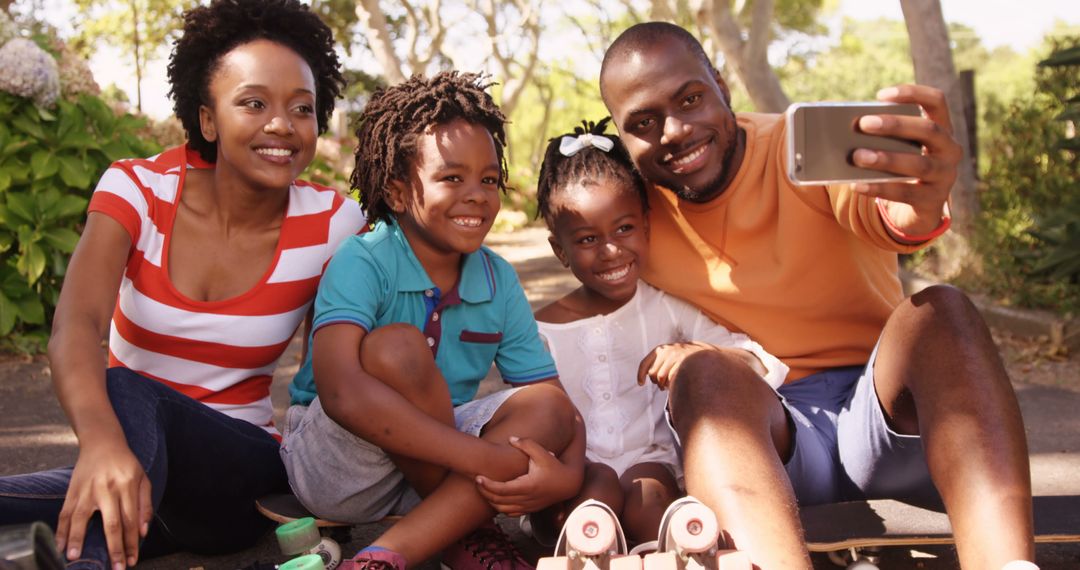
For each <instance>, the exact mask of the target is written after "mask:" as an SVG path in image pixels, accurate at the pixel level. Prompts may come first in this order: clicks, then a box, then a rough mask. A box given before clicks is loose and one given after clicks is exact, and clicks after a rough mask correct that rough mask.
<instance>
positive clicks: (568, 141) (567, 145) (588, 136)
mask: <svg viewBox="0 0 1080 570" xmlns="http://www.w3.org/2000/svg"><path fill="white" fill-rule="evenodd" d="M590 146H591V147H594V148H598V149H600V150H602V151H604V152H608V151H610V150H611V149H613V148H615V143H614V142H613V141H612V140H611V139H609V138H607V137H605V136H603V135H594V134H592V133H585V134H582V135H578V136H576V137H572V136H565V137H563V138H562V139H560V140H559V154H561V155H563V156H574V155H575V154H577V153H578V151H580V150H581V149H583V148H587V147H590Z"/></svg>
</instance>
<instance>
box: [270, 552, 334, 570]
mask: <svg viewBox="0 0 1080 570" xmlns="http://www.w3.org/2000/svg"><path fill="white" fill-rule="evenodd" d="M324 568H325V566H323V560H322V558H320V557H319V555H318V554H305V555H304V556H301V557H299V558H293V559H292V560H290V561H288V562H286V563H284V564H282V565H281V566H278V570H324Z"/></svg>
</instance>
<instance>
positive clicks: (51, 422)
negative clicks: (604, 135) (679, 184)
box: [0, 228, 1080, 570]
mask: <svg viewBox="0 0 1080 570" xmlns="http://www.w3.org/2000/svg"><path fill="white" fill-rule="evenodd" d="M546 238H547V232H546V231H545V230H542V229H538V228H527V229H525V230H519V231H517V232H514V233H512V234H492V235H491V236H490V237H489V240H488V244H489V245H490V246H492V247H493V248H494V249H495V250H496V251H498V252H499V253H500V254H501V255H503V256H504V257H506V258H507V259H508V260H509V261H510V262H511V263H512V264H513V265H514V266H515V268H516V269H517V271H518V273H519V275H520V277H521V280H522V283H523V284H524V288H525V290H526V292H527V294H528V295H529V300H530V302H531V303H532V304H533V307H534V308H538V307H539V306H541V305H543V304H546V303H547V302H550V301H551V300H553V299H555V298H557V297H558V296H559V295H561V294H563V293H565V292H567V291H569V290H570V289H572V288H573V287H575V286H576V281H574V279H573V277H572V276H571V275H570V274H569V272H568V271H566V270H565V269H563V268H562V267H561V265H560V264H559V263H558V262H557V261H556V260H555V258H554V257H553V256H552V255H551V251H550V249H549V247H548V245H547V239H546ZM995 333H996V334H995V336H996V337H997V338H999V339H1001V342H1000V345H1001V347H1002V353H1003V356H1004V357H1005V360H1006V363H1007V365H1008V367H1009V370H1010V375H1011V377H1012V378H1013V382H1014V386H1015V388H1016V391H1017V395H1018V398H1019V400H1020V406H1021V410H1022V412H1023V415H1024V420H1025V425H1026V429H1027V434H1028V445H1029V451H1030V454H1031V471H1032V484H1033V489H1034V492H1035V494H1037V495H1075V494H1080V414H1078V413H1077V410H1080V362H1078V360H1080V359H1078V357H1076V356H1073V359H1072V360H1068V359H1062V358H1061V357H1060V356H1057V357H1055V358H1042V357H1041V356H1040V354H1041V352H1040V351H1041V348H1040V345H1039V343H1038V342H1029V341H1025V340H1022V339H1021V340H1018V339H1016V338H1014V337H1013V336H1012V335H1010V334H1009V331H995ZM299 353H300V343H299V339H294V342H293V344H292V345H291V346H290V348H289V350H288V351H287V352H286V353H285V355H284V356H283V357H282V360H281V362H280V364H279V366H278V370H277V372H276V373H275V375H274V382H273V386H272V391H273V400H274V402H275V409H276V411H277V414H278V419H279V423H280V417H281V415H282V414H283V413H284V408H285V406H286V405H287V403H288V393H287V391H286V388H287V386H288V383H289V380H290V379H291V377H292V375H293V374H294V373H295V372H296V370H297V368H298V367H299ZM48 376H49V375H48V367H47V362H46V361H45V359H44V358H43V357H38V358H34V359H24V358H19V357H4V358H0V475H11V474H16V473H26V472H31V471H37V470H41V469H47V468H51V467H56V466H61V465H71V464H72V463H74V460H75V458H76V455H77V448H76V440H75V436H74V434H73V433H72V432H71V429H70V428H69V427H68V425H67V420H66V419H65V417H64V414H63V412H62V411H61V409H60V406H59V405H58V404H57V402H56V399H55V397H54V396H53V393H52V388H51V385H50V382H49V377H48ZM502 387H503V384H502V383H501V382H500V381H499V379H498V378H497V376H496V375H494V374H493V375H491V376H489V378H487V379H486V380H485V381H484V384H483V387H482V388H481V390H482V391H483V393H487V392H490V391H494V390H498V389H501V388H502ZM499 524H500V525H501V526H502V527H503V528H504V530H506V531H507V532H508V533H509V534H510V535H511V537H512V538H513V540H514V542H515V544H517V545H518V547H519V549H521V550H522V552H523V553H524V554H525V555H526V557H527V558H531V559H535V558H537V557H539V556H542V555H545V554H546V552H545V549H543V548H542V547H540V546H539V545H538V544H536V543H535V542H534V541H532V540H531V539H530V538H528V537H526V536H524V535H523V534H522V533H521V532H520V530H519V529H518V528H517V524H516V521H513V520H508V519H505V518H504V517H500V519H499ZM385 528H386V527H385V525H380V524H372V525H362V526H356V527H353V528H351V529H349V530H348V533H349V540H348V541H347V542H345V543H344V544H343V545H342V547H343V550H344V551H345V552H346V553H347V554H352V553H354V552H356V551H357V550H359V549H360V548H362V547H364V546H366V545H368V544H370V543H371V542H372V541H373V540H374V539H375V538H376V537H377V536H378V535H379V534H380V533H381V532H382V531H383V530H384V529H385ZM1078 530H1080V529H1078ZM1037 554H1038V558H1039V563H1040V565H1041V567H1042V568H1043V570H1066V569H1069V570H1073V569H1076V568H1080V545H1077V544H1057V545H1053V544H1051V545H1039V547H1038V550H1037ZM285 559H286V558H285V557H284V556H282V555H281V554H280V553H279V552H278V549H277V545H276V543H275V541H274V538H273V536H272V534H270V535H267V536H266V537H264V538H263V539H262V540H261V541H260V542H259V543H258V544H256V545H255V546H254V547H252V548H249V549H246V550H243V551H240V552H237V553H234V554H230V555H225V556H198V555H194V554H190V553H179V554H174V555H170V556H165V557H161V558H157V559H153V560H148V561H145V562H141V563H140V564H139V565H138V568H141V569H186V568H205V569H207V570H212V569H222V570H234V569H238V568H243V567H245V566H248V565H251V564H252V563H254V562H256V561H261V562H275V563H279V562H283V561H284V560H285ZM880 564H881V567H882V568H884V569H889V568H896V569H915V568H919V569H928V570H934V569H947V568H956V567H957V566H956V561H955V552H954V550H953V549H952V548H951V547H933V548H923V549H918V550H910V549H906V548H888V549H883V550H882V552H881V562H880ZM424 567H425V568H437V565H436V564H435V563H433V562H429V563H427V564H425V565H424ZM815 567H817V568H822V569H825V568H836V567H837V566H835V565H834V564H832V563H831V562H830V561H829V560H828V559H827V558H826V557H825V556H823V555H816V556H815Z"/></svg>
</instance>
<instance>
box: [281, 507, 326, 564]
mask: <svg viewBox="0 0 1080 570" xmlns="http://www.w3.org/2000/svg"><path fill="white" fill-rule="evenodd" d="M274 534H276V535H277V541H278V546H280V547H281V553H282V554H284V555H286V556H292V555H294V554H300V553H303V552H307V551H309V550H311V549H312V548H315V546H317V545H318V544H319V541H320V540H322V536H321V535H319V528H318V527H317V526H315V519H314V518H312V517H305V518H302V519H296V520H294V521H292V522H290V523H285V524H283V525H281V526H279V527H277V530H276V531H274Z"/></svg>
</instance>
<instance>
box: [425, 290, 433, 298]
mask: <svg viewBox="0 0 1080 570" xmlns="http://www.w3.org/2000/svg"><path fill="white" fill-rule="evenodd" d="M424 296H425V297H434V296H435V292H434V291H432V290H431V289H428V290H427V291H424Z"/></svg>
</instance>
